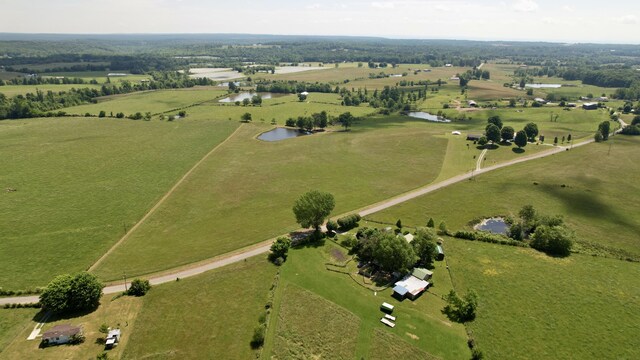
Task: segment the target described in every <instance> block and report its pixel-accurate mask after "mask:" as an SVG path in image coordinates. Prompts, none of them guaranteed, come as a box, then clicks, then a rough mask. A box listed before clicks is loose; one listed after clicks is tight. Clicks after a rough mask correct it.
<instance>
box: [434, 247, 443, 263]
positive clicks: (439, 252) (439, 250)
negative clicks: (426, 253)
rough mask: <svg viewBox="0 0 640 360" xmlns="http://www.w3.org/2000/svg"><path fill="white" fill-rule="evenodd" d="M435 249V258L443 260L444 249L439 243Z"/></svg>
mask: <svg viewBox="0 0 640 360" xmlns="http://www.w3.org/2000/svg"><path fill="white" fill-rule="evenodd" d="M436 250H437V251H438V254H436V260H444V250H443V249H442V246H441V245H436Z"/></svg>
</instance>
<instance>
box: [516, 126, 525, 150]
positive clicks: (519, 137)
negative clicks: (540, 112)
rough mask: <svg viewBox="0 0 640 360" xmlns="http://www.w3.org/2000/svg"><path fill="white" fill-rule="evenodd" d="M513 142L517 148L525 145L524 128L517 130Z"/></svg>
mask: <svg viewBox="0 0 640 360" xmlns="http://www.w3.org/2000/svg"><path fill="white" fill-rule="evenodd" d="M514 142H515V144H516V146H518V148H523V147H525V146H527V133H526V132H525V131H524V130H520V131H518V132H517V133H516V139H515V141H514Z"/></svg>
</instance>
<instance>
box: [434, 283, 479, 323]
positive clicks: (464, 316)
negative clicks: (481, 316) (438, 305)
mask: <svg viewBox="0 0 640 360" xmlns="http://www.w3.org/2000/svg"><path fill="white" fill-rule="evenodd" d="M444 300H445V301H446V302H447V305H446V306H445V307H444V309H442V313H443V314H445V315H447V317H448V318H449V319H450V320H452V321H455V322H460V323H465V322H468V321H472V320H473V319H475V318H476V309H477V308H478V295H477V294H476V293H475V292H474V291H473V290H469V291H468V292H467V294H466V295H465V296H464V297H463V298H460V296H458V294H457V293H456V292H455V291H454V290H451V291H450V292H449V294H447V296H445V298H444Z"/></svg>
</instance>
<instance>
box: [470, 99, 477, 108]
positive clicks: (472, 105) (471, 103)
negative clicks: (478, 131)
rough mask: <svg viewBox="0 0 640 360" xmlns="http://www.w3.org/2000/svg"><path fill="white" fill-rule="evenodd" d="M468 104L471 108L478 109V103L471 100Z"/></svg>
mask: <svg viewBox="0 0 640 360" xmlns="http://www.w3.org/2000/svg"><path fill="white" fill-rule="evenodd" d="M468 103H469V106H471V107H478V103H477V102H475V101H473V100H469V101H468Z"/></svg>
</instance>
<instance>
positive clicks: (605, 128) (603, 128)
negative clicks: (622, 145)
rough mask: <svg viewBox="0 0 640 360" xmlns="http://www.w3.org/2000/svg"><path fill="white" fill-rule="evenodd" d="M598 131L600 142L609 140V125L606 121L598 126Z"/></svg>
mask: <svg viewBox="0 0 640 360" xmlns="http://www.w3.org/2000/svg"><path fill="white" fill-rule="evenodd" d="M598 131H600V133H601V134H602V140H607V139H609V132H610V131H611V124H610V123H609V121H608V120H605V121H603V122H601V123H600V125H598Z"/></svg>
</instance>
